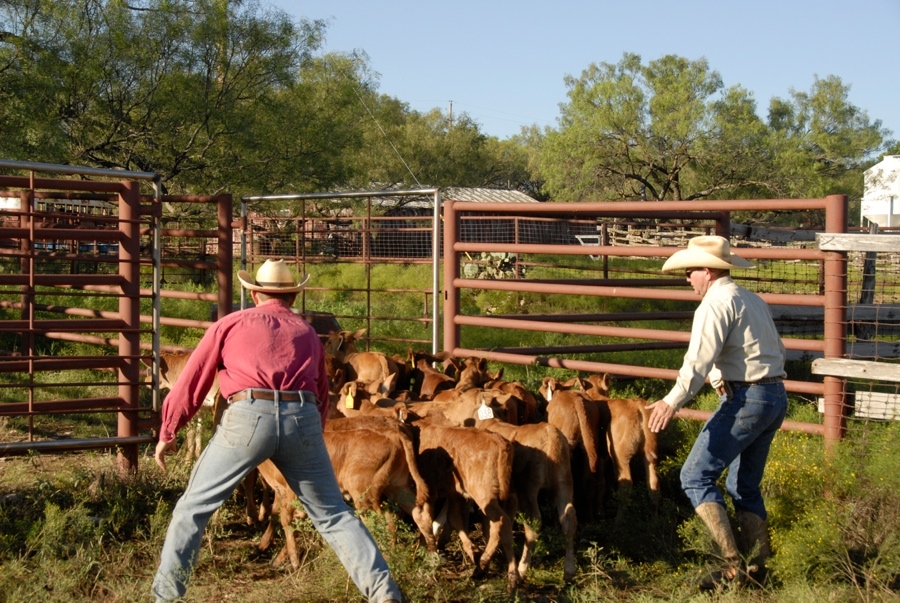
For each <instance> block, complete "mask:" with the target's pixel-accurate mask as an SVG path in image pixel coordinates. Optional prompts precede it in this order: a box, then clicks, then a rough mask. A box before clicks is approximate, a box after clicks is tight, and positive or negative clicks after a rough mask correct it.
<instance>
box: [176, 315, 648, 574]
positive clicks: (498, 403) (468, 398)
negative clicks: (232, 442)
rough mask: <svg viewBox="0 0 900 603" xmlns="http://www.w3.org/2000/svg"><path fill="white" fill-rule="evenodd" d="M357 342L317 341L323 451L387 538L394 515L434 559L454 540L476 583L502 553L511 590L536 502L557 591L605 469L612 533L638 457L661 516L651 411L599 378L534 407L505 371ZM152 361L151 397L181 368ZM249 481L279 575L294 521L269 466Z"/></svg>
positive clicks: (547, 393)
mask: <svg viewBox="0 0 900 603" xmlns="http://www.w3.org/2000/svg"><path fill="white" fill-rule="evenodd" d="M363 334H364V330H363V331H357V332H356V333H351V332H349V331H337V332H332V333H330V335H329V337H328V339H327V341H326V342H325V351H326V361H327V367H328V374H329V381H330V386H331V399H330V400H329V411H328V412H329V414H328V421H327V422H326V425H325V433H324V437H325V444H326V446H327V448H328V452H329V455H330V456H331V462H332V465H333V467H334V472H335V475H336V477H337V480H338V484H339V485H340V488H341V490H342V492H343V494H344V497H345V498H346V500H347V501H348V502H350V503H351V504H352V505H353V506H354V507H355V508H356V509H357V510H364V509H365V510H370V511H374V512H376V513H382V514H385V515H386V516H387V521H388V526H389V527H390V526H395V525H396V524H395V521H396V518H395V517H394V516H393V512H392V511H391V509H399V510H400V511H401V512H402V513H404V514H405V515H406V516H408V517H409V518H411V519H412V521H413V522H414V523H415V525H416V527H417V528H418V531H419V532H420V533H421V540H422V542H423V543H424V545H425V547H426V548H427V550H429V551H431V552H434V551H437V550H438V548H439V547H441V546H442V545H443V544H444V543H445V542H446V537H447V535H449V534H451V533H452V532H455V533H456V534H457V535H458V536H459V539H460V542H461V544H462V548H463V550H464V552H465V554H466V556H467V557H468V559H469V561H470V562H471V564H472V565H473V566H474V568H475V569H474V573H473V576H476V577H477V576H479V575H483V574H484V573H485V572H487V571H488V569H489V567H490V563H491V559H492V558H493V557H494V554H495V553H496V552H497V549H498V548H499V549H500V551H501V553H502V555H503V559H504V560H505V562H506V568H507V569H506V572H507V583H508V586H509V587H510V588H515V587H516V586H517V585H518V584H519V582H520V581H521V580H522V579H523V578H524V577H525V574H526V572H527V571H528V568H529V566H530V564H531V557H532V553H533V551H534V547H535V544H536V540H537V537H538V534H537V528H538V525H539V523H538V522H539V521H540V506H539V504H538V496H539V495H543V496H546V500H549V501H551V503H552V506H553V508H554V509H555V510H556V514H557V519H558V520H559V523H560V525H561V527H562V532H563V534H564V536H565V547H566V554H565V566H564V578H565V579H566V580H570V579H571V578H572V577H574V575H575V572H576V564H575V551H574V546H575V532H576V526H577V519H576V508H577V509H578V513H577V515H578V516H579V517H582V518H583V519H585V520H588V521H591V520H593V519H595V518H596V514H597V513H598V512H599V510H600V509H601V508H602V507H601V505H602V496H603V492H604V490H605V479H604V473H605V471H606V464H607V463H610V465H611V469H612V470H611V473H613V474H614V475H615V476H616V480H617V488H618V489H617V499H618V505H619V507H618V513H617V516H616V521H621V520H622V519H623V512H624V510H625V505H626V504H627V501H628V499H629V492H630V490H631V486H632V478H631V469H630V465H631V461H632V459H633V458H635V459H641V460H642V461H643V463H644V466H645V469H646V478H647V485H648V488H649V490H650V499H651V502H652V503H653V504H654V505H658V503H659V481H658V478H657V473H656V464H657V442H656V434H654V433H652V432H651V431H650V430H649V429H648V428H647V413H648V411H647V410H646V409H645V407H646V405H647V401H645V400H641V399H610V398H609V397H608V393H609V380H608V376H607V375H591V376H589V377H588V378H586V379H581V378H576V379H572V380H570V381H567V382H559V381H558V380H556V379H555V378H553V377H546V378H544V380H543V383H542V385H541V389H540V392H539V395H538V396H535V395H534V394H533V393H532V392H530V391H529V390H528V389H526V388H525V387H523V386H522V385H521V384H519V383H516V382H509V381H504V380H503V379H502V373H503V370H502V369H500V371H499V372H498V373H492V372H491V371H490V370H488V367H487V362H486V361H485V360H484V359H478V358H471V359H467V360H464V361H461V362H460V361H452V360H450V359H448V358H447V357H446V355H444V354H438V355H432V354H429V353H426V352H413V351H412V350H410V353H409V358H407V359H403V358H399V357H396V356H395V357H390V356H386V355H385V354H382V353H379V352H368V351H365V352H359V351H357V350H356V346H355V344H354V342H355V341H356V340H357V339H359V338H360V337H362V335H363ZM161 356H162V358H161V362H160V367H161V375H160V387H170V386H171V384H172V383H174V381H175V379H177V377H178V374H179V373H180V370H181V368H182V367H183V365H184V360H185V358H186V356H185V355H183V354H179V353H175V354H172V353H165V352H164V353H163V354H162V355H161ZM437 367H440V368H437ZM214 390H215V387H214ZM214 393H215V392H214ZM215 397H216V396H215V395H213V396H211V397H210V398H209V400H210V401H212V400H213V399H215ZM220 399H221V398H220ZM216 414H217V416H218V415H219V414H220V409H217V411H216ZM191 437H193V436H191ZM192 441H193V440H191V439H189V440H188V441H187V442H186V443H188V444H190V443H191V442H192ZM198 441H199V440H198ZM194 452H198V451H197V450H195V451H194ZM258 476H259V477H262V479H263V480H264V482H265V484H267V485H268V486H269V487H270V488H271V490H272V491H273V492H274V495H270V494H269V492H268V490H267V491H266V496H265V497H264V500H263V504H262V505H260V506H257V505H256V503H255V500H254V495H253V492H254V483H255V481H256V478H257V472H254V473H252V474H251V475H250V476H248V478H247V480H245V483H244V490H245V494H247V496H246V501H247V514H248V521H254V522H255V521H262V520H264V519H265V518H266V517H268V518H269V523H268V527H267V529H266V532H265V533H264V534H263V537H262V539H261V541H260V543H259V545H258V546H259V548H260V549H261V550H265V549H266V548H268V547H269V546H270V545H271V543H272V541H273V537H274V534H275V525H276V523H280V524H281V525H282V526H283V532H284V538H285V545H284V547H283V549H282V551H281V552H280V553H279V555H278V556H277V557H276V563H281V562H284V561H285V559H287V560H289V561H290V562H291V563H292V564H293V565H294V567H295V568H296V567H298V566H299V554H298V552H297V546H296V542H295V540H294V534H293V530H292V529H291V527H290V526H291V523H292V522H293V520H294V519H295V518H296V516H297V515H298V514H302V510H301V509H300V508H299V505H295V504H293V503H294V501H295V500H296V496H295V495H294V493H293V491H291V489H290V488H289V487H288V486H287V484H286V483H285V480H284V478H283V477H282V475H281V473H280V472H279V471H278V469H277V468H276V467H275V466H274V464H273V463H272V462H271V461H266V462H265V463H263V464H262V465H260V466H259V468H258ZM385 503H388V504H385ZM475 507H477V511H480V513H481V514H482V516H483V517H482V525H484V530H483V533H484V539H485V541H484V542H483V546H478V545H476V543H474V542H473V541H472V539H471V538H470V535H469V526H470V520H469V519H470V518H469V513H470V512H471V511H472V510H474V508H475ZM513 518H521V520H522V523H523V525H522V530H523V532H524V535H525V539H524V550H523V551H522V554H521V557H519V558H518V559H517V558H516V554H515V550H514V544H513ZM444 527H449V528H450V530H444ZM451 530H452V532H451Z"/></svg>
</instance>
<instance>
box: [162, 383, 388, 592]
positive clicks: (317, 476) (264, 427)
mask: <svg viewBox="0 0 900 603" xmlns="http://www.w3.org/2000/svg"><path fill="white" fill-rule="evenodd" d="M304 395H305V394H304ZM309 397H310V400H311V401H314V400H315V397H314V396H313V394H311V393H310V394H309ZM266 459H272V462H273V463H274V464H275V466H276V467H278V469H279V470H281V473H282V474H283V475H284V477H285V479H286V480H287V483H288V484H289V485H290V486H291V489H293V490H294V492H296V493H297V497H298V498H299V499H300V502H301V503H303V508H304V509H305V510H306V512H307V514H308V515H309V518H310V519H311V520H312V522H313V525H314V526H315V528H316V529H317V530H318V531H319V533H320V534H321V535H322V537H323V538H324V539H325V541H326V542H327V543H328V544H329V545H330V546H331V548H332V549H334V551H335V553H336V554H337V556H338V558H339V559H340V560H341V563H343V564H344V567H345V568H346V570H347V573H348V574H349V575H350V578H351V579H352V580H353V582H354V583H355V584H356V586H357V587H358V588H359V590H360V592H361V593H362V594H363V595H364V596H365V597H366V598H367V599H368V600H369V601H371V602H373V603H380V602H381V601H385V600H387V599H397V600H398V601H399V600H400V598H401V597H400V590H399V589H398V587H397V584H396V583H395V582H394V580H393V578H391V574H390V571H389V570H388V567H387V563H386V562H385V560H384V557H383V556H382V555H381V551H379V550H378V546H377V545H376V543H375V541H374V539H373V538H372V535H371V534H370V533H369V531H368V530H367V529H366V527H365V525H364V524H363V523H362V522H361V521H360V520H359V518H358V517H357V516H356V514H355V513H354V512H353V509H351V508H350V507H349V506H347V504H346V503H345V502H344V499H343V497H342V496H341V492H340V490H339V489H338V484H337V479H336V478H335V475H334V470H333V469H332V467H331V460H330V457H329V456H328V451H327V449H326V448H325V440H324V439H323V437H322V421H321V418H320V415H319V410H318V408H317V407H316V406H315V404H314V403H310V402H306V401H299V402H273V401H271V400H260V399H250V400H246V401H240V402H234V403H232V404H231V405H230V406H229V407H228V409H227V410H226V411H225V413H224V415H223V416H222V422H221V425H220V426H219V427H218V429H217V430H216V434H215V435H214V436H213V438H212V440H210V443H209V445H208V446H207V447H206V449H205V450H204V451H203V454H202V455H201V456H200V459H199V460H198V461H197V464H196V465H195V467H194V469H193V471H192V473H191V477H190V480H189V481H188V485H187V488H186V489H185V492H184V494H183V495H182V496H181V498H180V499H179V500H178V503H177V504H176V505H175V510H174V511H173V513H172V522H171V523H170V524H169V529H168V532H167V533H166V541H165V544H164V545H163V549H162V554H161V559H160V565H159V569H158V570H157V572H156V577H155V578H154V579H153V593H154V594H155V595H156V600H157V601H158V602H159V601H167V602H168V601H177V600H179V599H180V598H181V597H183V596H184V593H185V590H186V588H187V581H188V578H189V577H190V574H191V572H192V571H193V568H194V564H195V563H196V561H197V553H198V551H199V549H200V544H201V540H202V538H203V531H204V530H205V529H206V524H207V522H209V518H210V517H211V516H212V514H213V513H214V512H215V511H216V509H218V508H219V507H220V506H221V505H222V504H223V503H224V502H225V501H226V500H227V499H228V498H229V497H230V496H231V494H232V493H233V492H234V489H235V488H236V487H237V486H238V484H239V483H240V482H241V480H242V479H243V478H244V476H246V475H247V473H249V472H250V470H252V469H254V468H255V467H257V466H258V465H259V464H260V463H262V462H263V461H264V460H266Z"/></svg>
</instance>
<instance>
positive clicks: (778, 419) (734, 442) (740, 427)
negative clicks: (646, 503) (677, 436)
mask: <svg viewBox="0 0 900 603" xmlns="http://www.w3.org/2000/svg"><path fill="white" fill-rule="evenodd" d="M786 411H787V393H786V392H785V389H784V383H782V382H780V381H779V382H778V383H770V384H765V385H750V386H742V387H738V388H736V389H735V390H734V391H733V392H732V396H731V397H730V398H729V399H728V400H726V401H725V402H722V404H720V405H719V408H717V409H716V411H715V412H714V413H713V415H712V416H711V417H710V418H709V420H708V421H707V422H706V424H705V425H704V426H703V430H702V431H701V432H700V435H699V436H697V441H696V442H694V446H693V448H691V452H690V454H688V457H687V459H686V460H685V462H684V465H683V466H682V468H681V487H682V489H683V490H684V493H685V494H687V497H688V499H690V501H691V504H692V505H694V508H695V509H696V508H697V507H698V506H699V505H701V504H703V503H709V502H713V503H719V504H721V505H724V504H725V498H724V497H723V496H722V493H721V492H720V491H719V488H718V487H717V486H716V482H717V481H718V479H719V477H720V476H721V475H722V472H723V471H725V469H726V468H727V469H728V477H727V478H726V480H725V489H726V490H727V491H728V495H729V496H731V498H732V502H734V508H735V510H736V511H749V512H750V513H754V514H756V515H759V516H760V517H762V518H763V519H766V507H765V504H764V503H763V497H762V492H761V491H760V488H759V485H760V483H761V482H762V477H763V471H764V470H765V466H766V459H767V458H768V456H769V448H770V446H771V444H772V440H773V439H774V437H775V434H776V433H777V432H778V429H779V428H780V427H781V423H782V421H784V415H785V412H786Z"/></svg>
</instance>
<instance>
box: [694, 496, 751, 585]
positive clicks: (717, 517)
mask: <svg viewBox="0 0 900 603" xmlns="http://www.w3.org/2000/svg"><path fill="white" fill-rule="evenodd" d="M695 511H696V512H697V515H699V516H700V519H702V520H703V523H704V524H706V527H707V528H708V529H709V531H710V533H711V534H712V537H713V540H714V541H715V543H716V545H718V547H719V552H720V554H721V556H722V560H723V561H724V567H723V568H722V569H721V570H719V571H715V572H712V573H710V575H709V576H707V577H706V578H704V579H703V580H702V581H701V583H700V588H701V589H702V590H715V589H717V588H719V587H721V586H723V585H726V584H729V583H735V584H740V583H741V582H742V579H743V577H744V576H743V572H742V571H741V557H740V554H739V553H738V547H737V543H736V542H735V539H734V533H733V532H732V531H731V523H729V521H728V511H727V510H726V509H725V507H724V506H722V505H720V504H718V503H703V504H701V505H699V506H698V507H697V508H696V509H695Z"/></svg>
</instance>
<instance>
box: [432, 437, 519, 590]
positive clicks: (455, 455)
mask: <svg viewBox="0 0 900 603" xmlns="http://www.w3.org/2000/svg"><path fill="white" fill-rule="evenodd" d="M417 427H418V430H419V470H420V471H421V472H422V476H423V477H424V478H425V482H426V483H427V484H428V489H429V492H430V496H431V501H432V503H434V502H436V501H439V500H444V501H446V504H447V507H448V510H449V513H448V523H449V524H450V526H451V527H452V528H453V529H454V530H455V531H456V533H457V534H458V536H459V539H460V541H461V542H462V545H463V549H464V550H465V552H466V555H467V556H468V558H469V560H470V561H471V562H472V563H473V564H474V565H475V570H474V572H473V577H475V578H477V577H480V576H482V575H483V574H484V573H485V572H486V571H487V570H488V568H489V567H490V562H491V558H492V557H493V555H494V553H495V552H496V551H497V548H498V547H500V548H501V549H502V551H503V555H504V557H505V559H506V562H507V571H506V577H507V587H508V588H509V589H511V590H512V589H514V588H515V587H516V586H517V585H518V584H519V579H520V578H519V572H518V569H517V567H516V556H515V551H514V549H513V533H512V520H511V519H510V517H509V515H508V514H507V512H506V510H505V507H506V505H507V504H508V500H509V495H510V480H511V478H512V467H513V461H514V458H515V453H514V449H513V446H512V444H511V443H510V442H509V441H507V440H506V439H505V438H503V437H501V436H499V435H497V434H494V433H490V432H487V431H484V430H481V429H471V428H466V427H448V426H438V425H429V424H428V423H425V422H420V423H418V424H417ZM466 499H470V500H472V501H473V502H474V503H475V504H476V505H477V506H478V508H479V509H480V510H481V512H482V513H483V514H484V516H485V518H486V520H487V522H488V525H489V530H488V531H489V537H488V539H487V543H486V544H485V547H484V551H483V552H482V553H481V555H480V557H479V555H478V554H477V552H476V549H475V545H474V544H473V543H472V541H471V539H470V538H469V535H468V527H469V526H468V518H467V511H468V505H467V502H466ZM432 508H434V507H433V504H432Z"/></svg>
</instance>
